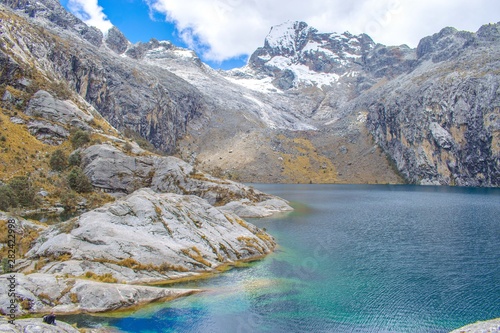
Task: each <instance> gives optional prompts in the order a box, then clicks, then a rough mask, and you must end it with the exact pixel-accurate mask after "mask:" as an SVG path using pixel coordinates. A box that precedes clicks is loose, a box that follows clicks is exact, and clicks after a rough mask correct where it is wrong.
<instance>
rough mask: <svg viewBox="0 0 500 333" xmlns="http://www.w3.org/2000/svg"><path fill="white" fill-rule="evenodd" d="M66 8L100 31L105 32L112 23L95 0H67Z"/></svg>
mask: <svg viewBox="0 0 500 333" xmlns="http://www.w3.org/2000/svg"><path fill="white" fill-rule="evenodd" d="M68 8H69V9H70V11H71V12H72V13H73V14H74V15H75V16H76V17H78V18H79V19H81V20H82V21H83V22H85V23H86V24H88V25H91V26H94V27H96V28H97V29H99V30H101V31H102V32H106V31H108V30H109V29H111V27H113V24H112V23H111V22H110V21H109V20H108V18H107V17H106V15H105V14H104V13H103V11H102V10H103V8H102V7H101V6H99V5H98V4H97V0H69V2H68Z"/></svg>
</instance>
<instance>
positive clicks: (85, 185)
mask: <svg viewBox="0 0 500 333" xmlns="http://www.w3.org/2000/svg"><path fill="white" fill-rule="evenodd" d="M68 184H69V187H71V189H72V190H75V191H76V192H78V193H85V192H92V190H93V187H92V183H90V180H89V178H88V177H87V175H85V173H84V172H83V170H82V169H81V168H79V167H73V169H71V171H70V172H69V174H68Z"/></svg>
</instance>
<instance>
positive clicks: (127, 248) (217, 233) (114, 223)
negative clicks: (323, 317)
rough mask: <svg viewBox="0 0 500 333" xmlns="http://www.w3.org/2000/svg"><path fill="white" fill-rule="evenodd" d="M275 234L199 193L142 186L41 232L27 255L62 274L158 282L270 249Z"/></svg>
mask: <svg viewBox="0 0 500 333" xmlns="http://www.w3.org/2000/svg"><path fill="white" fill-rule="evenodd" d="M275 245H276V244H275V242H274V239H273V238H272V237H271V236H270V235H268V234H267V233H265V232H264V231H263V230H260V229H259V228H257V227H255V226H253V225H251V224H249V223H246V222H245V221H243V220H241V219H240V218H239V217H238V216H236V215H234V214H232V213H230V212H227V211H226V212H223V211H221V210H219V209H217V208H215V207H213V206H211V205H210V204H209V203H207V201H206V200H204V199H201V198H199V197H196V196H186V195H178V194H172V193H156V192H154V191H153V190H151V189H140V190H138V191H136V192H134V193H132V194H131V195H128V196H126V197H124V198H123V199H120V200H117V201H115V202H113V203H109V204H106V205H105V206H103V207H101V208H98V209H95V210H92V211H90V212H87V213H84V214H82V215H81V216H79V217H77V218H74V219H72V220H70V221H68V222H66V223H63V224H61V225H57V226H53V227H50V228H49V229H48V230H47V231H45V232H43V233H42V234H41V235H40V237H39V241H38V242H37V243H36V244H35V245H34V247H33V248H32V249H31V250H30V251H29V252H28V254H27V257H28V258H29V259H30V260H31V261H33V262H37V267H40V269H39V271H40V272H44V273H51V274H54V275H56V276H83V275H85V276H94V277H98V278H101V277H104V276H108V277H110V278H112V281H119V282H122V281H125V282H128V283H148V282H159V281H164V280H169V279H173V278H178V277H182V276H191V275H193V274H199V273H203V272H213V271H214V270H215V269H216V268H217V267H218V266H221V265H227V264H231V263H234V262H235V261H238V260H250V259H256V258H259V257H261V256H262V255H265V254H268V253H270V252H271V251H272V250H273V249H274V247H275Z"/></svg>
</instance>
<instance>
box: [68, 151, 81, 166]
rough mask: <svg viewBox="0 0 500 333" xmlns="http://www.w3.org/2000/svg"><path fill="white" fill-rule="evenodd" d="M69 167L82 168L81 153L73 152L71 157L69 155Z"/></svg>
mask: <svg viewBox="0 0 500 333" xmlns="http://www.w3.org/2000/svg"><path fill="white" fill-rule="evenodd" d="M68 162H69V165H71V166H78V167H79V166H80V164H81V163H82V156H81V155H80V152H79V151H75V152H73V153H72V154H71V155H69V158H68Z"/></svg>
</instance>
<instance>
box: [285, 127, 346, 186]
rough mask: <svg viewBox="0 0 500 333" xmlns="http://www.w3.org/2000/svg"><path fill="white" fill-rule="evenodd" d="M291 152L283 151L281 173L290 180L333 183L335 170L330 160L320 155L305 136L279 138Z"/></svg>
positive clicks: (335, 175) (335, 179)
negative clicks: (291, 138)
mask: <svg viewBox="0 0 500 333" xmlns="http://www.w3.org/2000/svg"><path fill="white" fill-rule="evenodd" d="M280 139H281V140H282V143H283V144H284V145H286V146H287V147H288V149H289V150H290V151H291V152H292V153H291V154H286V153H283V154H281V157H282V158H283V169H282V170H283V171H282V174H283V175H284V176H286V177H287V178H288V179H290V181H292V180H297V179H300V180H301V182H308V181H309V182H311V183H335V182H336V181H337V172H336V170H335V166H334V165H333V163H332V161H330V159H328V158H327V157H325V156H323V155H321V154H320V153H319V152H318V151H317V149H316V148H315V147H314V145H313V144H312V143H311V141H309V140H307V139H305V138H294V139H293V140H290V139H288V138H286V137H284V136H282V137H281V138H280Z"/></svg>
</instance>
